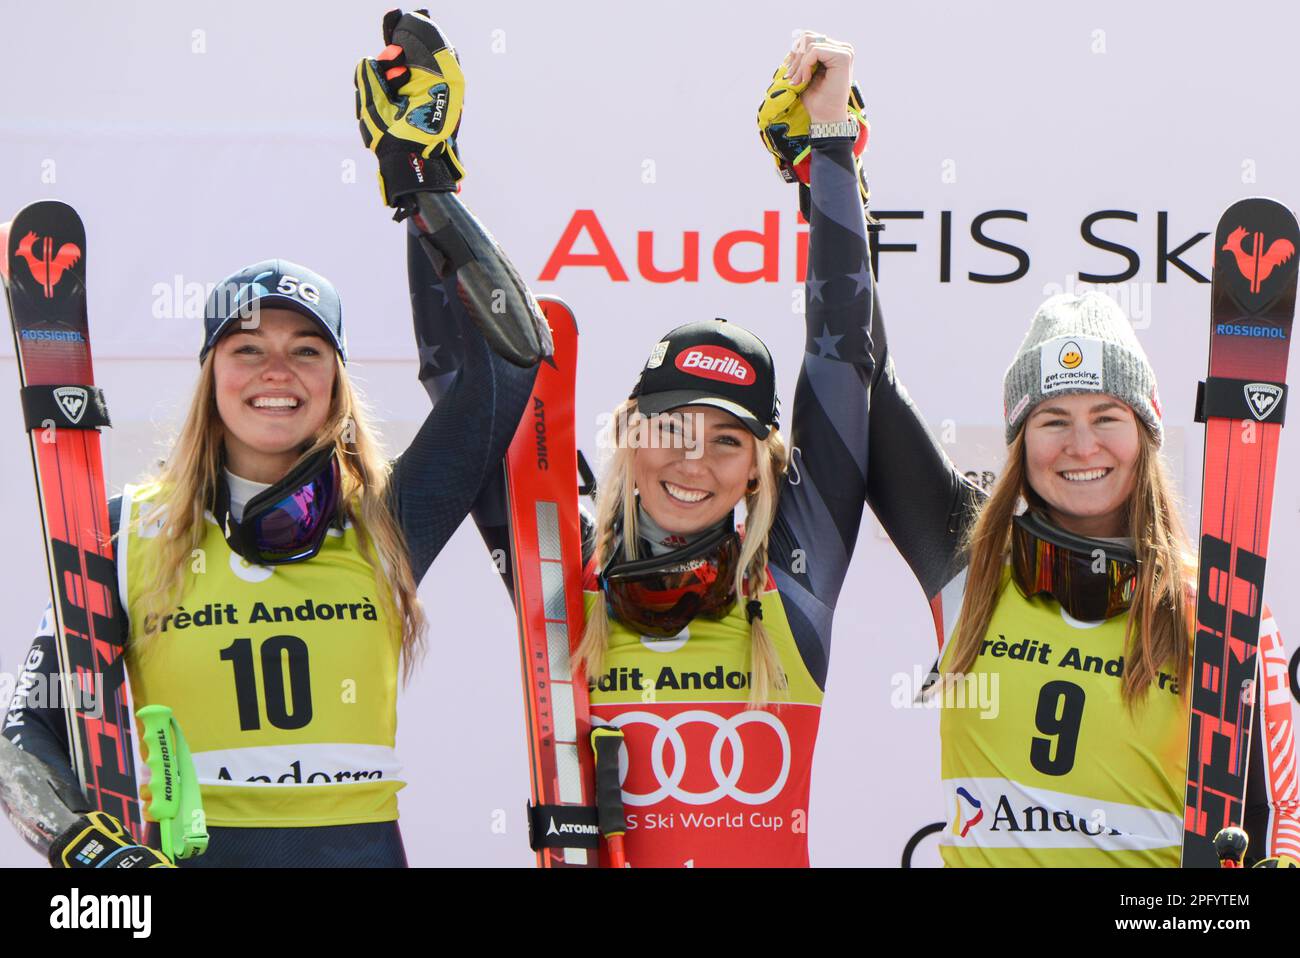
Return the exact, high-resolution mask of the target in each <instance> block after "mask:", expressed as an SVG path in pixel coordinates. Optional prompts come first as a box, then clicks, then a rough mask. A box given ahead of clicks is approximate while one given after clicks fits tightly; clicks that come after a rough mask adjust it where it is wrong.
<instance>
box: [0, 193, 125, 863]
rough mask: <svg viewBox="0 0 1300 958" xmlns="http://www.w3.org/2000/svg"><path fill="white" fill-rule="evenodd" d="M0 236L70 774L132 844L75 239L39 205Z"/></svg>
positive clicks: (111, 580) (111, 583)
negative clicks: (37, 505) (46, 573)
mask: <svg viewBox="0 0 1300 958" xmlns="http://www.w3.org/2000/svg"><path fill="white" fill-rule="evenodd" d="M0 236H2V237H3V242H4V252H5V255H4V260H3V262H2V263H0V275H2V276H3V279H4V284H5V291H6V293H7V294H8V300H9V316H10V319H11V320H12V322H13V330H14V345H15V348H16V350H17V353H18V375H19V379H20V381H21V384H22V390H21V391H22V403H23V416H24V421H25V426H26V429H27V431H28V437H29V439H30V440H31V452H32V464H33V466H34V467H35V471H36V490H37V500H38V501H39V503H40V509H41V524H42V527H43V529H44V531H45V557H46V564H47V568H48V571H49V577H50V593H51V595H52V597H53V622H54V636H55V646H56V648H57V649H58V656H59V675H60V678H61V683H60V684H61V687H60V689H59V691H60V692H61V693H63V708H64V713H65V716H66V719H67V724H68V743H69V746H70V749H71V753H72V761H73V766H74V768H75V769H76V772H77V777H78V779H79V780H80V782H81V785H82V787H83V789H84V790H85V792H86V796H87V798H88V799H89V800H90V801H91V803H93V804H94V805H95V807H97V808H99V809H100V810H102V811H105V812H108V813H109V814H111V815H112V816H114V817H115V818H117V819H118V820H119V821H120V822H121V823H122V825H123V826H124V827H125V828H126V829H127V830H128V831H129V832H130V833H131V835H132V836H133V837H134V838H135V840H136V841H138V842H140V843H141V844H143V843H144V826H143V823H142V822H141V817H140V798H139V791H138V788H137V783H136V772H135V751H134V749H133V747H132V733H131V712H130V710H129V704H128V693H127V685H126V661H125V659H124V657H123V648H122V642H123V637H124V636H123V631H122V628H121V626H122V623H121V622H120V621H119V617H118V616H117V614H116V612H115V609H116V604H115V603H114V601H113V593H114V590H115V589H116V588H117V570H116V568H115V566H114V564H113V543H112V540H111V537H110V532H109V524H108V507H107V503H106V500H105V485H104V467H103V463H102V460H101V458H100V448H99V431H98V430H99V427H101V426H107V425H109V421H108V408H107V406H106V405H105V404H104V396H103V393H102V392H101V391H100V390H99V389H98V388H97V387H96V386H95V384H94V373H93V371H92V369H91V360H90V330H89V327H88V325H87V321H86V231H85V227H84V226H82V223H81V218H80V217H79V216H78V215H77V213H76V211H75V210H74V209H73V208H72V207H70V206H68V205H67V204H65V203H58V202H54V201H45V202H40V203H33V204H32V205H31V206H28V207H27V208H25V209H24V210H23V211H22V212H20V213H19V214H18V215H17V216H16V217H14V219H13V222H12V223H8V224H5V225H4V226H0ZM69 692H70V693H71V695H70V696H69V695H68V694H67V693H69Z"/></svg>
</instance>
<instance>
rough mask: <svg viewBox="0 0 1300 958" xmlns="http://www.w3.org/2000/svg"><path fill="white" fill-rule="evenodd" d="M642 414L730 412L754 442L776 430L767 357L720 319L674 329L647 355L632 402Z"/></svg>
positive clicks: (756, 342) (750, 337) (747, 335)
mask: <svg viewBox="0 0 1300 958" xmlns="http://www.w3.org/2000/svg"><path fill="white" fill-rule="evenodd" d="M631 398H633V399H635V400H636V404H637V409H639V410H640V411H641V412H642V413H644V414H645V415H648V416H651V415H655V414H656V413H662V412H667V411H668V410H670V409H676V408H677V407H678V406H691V405H699V406H713V407H714V408H716V409H721V410H723V411H724V412H729V413H731V414H732V415H733V416H735V417H736V418H737V419H739V420H740V421H741V422H742V423H744V424H745V427H746V428H747V429H748V430H749V431H750V432H752V433H753V434H754V435H755V436H757V437H758V438H759V439H766V438H767V434H768V432H769V431H770V430H771V429H772V427H773V426H776V425H777V419H778V416H777V408H776V407H777V400H776V372H775V370H774V369H773V368H772V354H771V353H769V352H768V351H767V347H766V346H764V345H763V341H762V340H761V339H759V338H758V337H757V336H755V335H754V334H753V333H751V332H750V331H749V330H747V329H743V328H742V327H740V326H737V325H735V324H734V323H729V322H727V321H726V320H725V319H707V320H702V321H700V322H696V323H687V324H686V325H685V326H678V327H677V328H676V329H674V330H672V331H671V332H669V333H668V335H666V336H665V337H664V338H663V339H661V340H660V341H659V342H658V343H657V344H656V345H655V348H654V349H653V350H652V351H651V353H650V358H649V359H648V360H647V361H646V364H645V368H643V369H642V370H641V378H640V379H639V380H638V381H637V384H636V388H635V389H633V390H632V397H631Z"/></svg>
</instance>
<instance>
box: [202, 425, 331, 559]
mask: <svg viewBox="0 0 1300 958" xmlns="http://www.w3.org/2000/svg"><path fill="white" fill-rule="evenodd" d="M341 488H342V477H341V476H340V474H339V464H338V460H337V458H335V455H334V450H333V449H323V450H321V451H320V452H319V453H317V454H316V455H314V456H312V457H311V458H309V459H305V460H303V461H302V462H301V463H299V464H298V465H297V466H296V467H295V468H294V469H293V470H292V471H290V472H289V473H288V474H287V475H286V476H284V478H282V479H281V480H280V481H279V482H277V483H275V484H274V485H272V486H271V487H270V488H269V489H264V490H262V491H261V492H259V493H258V494H257V495H255V496H254V497H253V498H252V499H250V500H249V501H248V504H247V505H245V506H244V517H243V518H242V519H241V520H239V521H238V522H236V521H235V519H234V517H233V516H231V515H230V510H229V500H230V493H229V490H227V489H226V488H225V484H224V483H222V493H221V510H220V511H221V513H222V514H221V515H219V516H218V517H217V518H218V522H220V523H221V525H222V527H223V528H224V530H225V535H226V541H227V542H228V543H229V544H230V547H231V548H232V549H234V550H235V551H236V552H237V553H239V555H241V556H242V557H243V558H244V559H245V561H247V562H250V563H252V564H254V565H283V564H285V563H288V562H302V561H304V560H306V559H310V558H311V557H312V556H314V555H316V553H318V552H319V551H320V548H321V546H322V545H323V544H324V542H325V536H326V534H327V533H328V531H329V527H330V523H331V522H332V521H333V520H334V517H335V514H336V513H337V512H338V507H339V498H340V495H341Z"/></svg>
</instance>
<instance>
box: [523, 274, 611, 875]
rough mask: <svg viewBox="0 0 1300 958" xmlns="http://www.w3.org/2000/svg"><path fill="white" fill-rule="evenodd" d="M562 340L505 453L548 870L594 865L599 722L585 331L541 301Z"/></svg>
mask: <svg viewBox="0 0 1300 958" xmlns="http://www.w3.org/2000/svg"><path fill="white" fill-rule="evenodd" d="M538 302H539V303H540V304H541V306H542V312H543V314H544V315H545V316H546V320H547V322H548V323H549V324H550V327H551V336H552V338H553V340H554V344H555V356H554V359H553V361H552V362H548V363H542V365H541V366H539V367H538V373H537V380H536V383H535V384H534V386H533V394H532V397H531V398H530V400H529V403H528V407H527V409H526V410H525V412H524V416H523V419H522V420H521V421H520V423H519V430H518V431H517V432H516V433H515V438H514V440H513V441H512V443H511V445H510V450H509V452H508V453H507V455H506V484H507V489H508V499H509V507H510V539H511V547H512V548H511V553H512V555H513V558H514V570H513V572H514V588H515V611H516V614H517V615H518V619H519V648H520V662H521V666H522V669H523V680H524V705H525V711H526V718H527V725H528V728H527V732H528V758H529V765H530V767H531V772H532V774H531V779H532V782H531V784H532V802H531V804H530V806H529V839H530V844H531V845H532V847H533V849H534V850H535V851H536V852H537V864H538V866H539V867H542V868H564V867H575V866H576V867H595V866H596V865H597V864H598V861H597V850H598V847H599V831H598V825H597V818H596V810H595V786H594V777H593V776H594V771H593V759H592V751H591V744H590V735H591V720H590V715H589V712H588V703H587V684H586V678H585V676H583V674H582V673H581V670H580V669H579V668H578V667H577V666H576V663H575V662H574V661H573V659H572V653H573V652H574V651H575V650H576V649H577V647H578V644H579V642H580V641H581V640H582V630H583V622H584V621H585V615H584V612H583V600H582V543H581V532H580V519H579V514H578V456H577V445H576V443H575V440H574V431H573V395H574V382H575V378H576V373H577V362H578V327H577V324H576V322H575V321H574V318H573V312H572V310H570V309H569V307H568V306H566V305H565V304H564V303H563V302H561V301H560V300H558V299H551V298H549V297H538Z"/></svg>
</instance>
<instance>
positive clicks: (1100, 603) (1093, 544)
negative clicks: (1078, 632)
mask: <svg viewBox="0 0 1300 958" xmlns="http://www.w3.org/2000/svg"><path fill="white" fill-rule="evenodd" d="M1011 569H1012V572H1013V573H1014V576H1013V577H1014V579H1015V580H1016V585H1017V586H1018V587H1019V588H1020V591H1021V593H1022V594H1024V595H1025V596H1026V597H1029V596H1034V595H1050V596H1051V597H1052V598H1054V599H1055V600H1056V601H1057V602H1059V603H1060V604H1061V608H1062V609H1064V610H1065V611H1066V614H1068V615H1069V616H1071V617H1072V618H1075V619H1078V620H1079V621H1081V622H1100V621H1102V620H1104V619H1109V618H1111V617H1112V616H1115V615H1119V614H1120V613H1121V612H1124V611H1127V609H1128V607H1129V606H1130V605H1131V604H1132V603H1133V592H1134V589H1135V588H1136V587H1137V574H1138V562H1137V555H1136V553H1134V551H1133V550H1132V549H1131V548H1129V547H1128V546H1124V545H1121V544H1119V543H1114V542H1105V541H1103V540H1100V539H1089V538H1086V537H1084V536H1077V535H1074V534H1073V533H1070V532H1066V531H1065V530H1064V529H1058V528H1057V527H1056V526H1054V525H1052V524H1050V523H1049V522H1047V521H1046V520H1045V519H1043V518H1042V517H1041V516H1040V515H1038V514H1037V513H1035V512H1026V513H1024V514H1023V515H1019V516H1016V517H1015V519H1014V520H1013V521H1012V527H1011Z"/></svg>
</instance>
